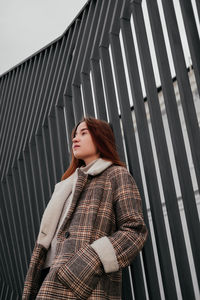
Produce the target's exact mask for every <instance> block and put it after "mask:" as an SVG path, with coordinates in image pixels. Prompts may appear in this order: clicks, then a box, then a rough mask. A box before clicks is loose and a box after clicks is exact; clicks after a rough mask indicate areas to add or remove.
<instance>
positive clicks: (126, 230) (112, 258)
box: [91, 168, 147, 273]
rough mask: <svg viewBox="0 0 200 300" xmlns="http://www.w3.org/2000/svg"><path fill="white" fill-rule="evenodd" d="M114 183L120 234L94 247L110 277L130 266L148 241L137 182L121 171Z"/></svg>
mask: <svg viewBox="0 0 200 300" xmlns="http://www.w3.org/2000/svg"><path fill="white" fill-rule="evenodd" d="M111 182H112V187H113V193H114V195H113V197H114V206H115V216H116V224H117V230H116V232H115V233H114V234H112V235H111V236H108V237H102V238H100V239H98V240H96V241H95V242H94V243H93V244H92V245H91V246H92V247H93V249H94V250H95V252H96V253H97V254H98V256H99V258H100V260H101V262H102V264H103V267H104V271H105V272H106V273H110V272H115V271H118V270H119V269H121V268H124V267H126V266H128V265H130V264H131V262H132V261H133V259H134V258H135V257H136V255H137V254H138V253H139V251H140V250H141V249H142V247H143V245H144V243H145V241H146V239H147V228H146V225H145V223H144V219H143V213H142V204H141V197H140V193H139V190H138V188H137V185H136V183H135V180H134V179H133V177H132V176H131V174H130V173H129V172H128V171H127V170H126V169H125V168H118V169H116V170H115V174H114V176H113V177H112V179H111Z"/></svg>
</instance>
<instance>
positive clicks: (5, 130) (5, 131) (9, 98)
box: [0, 69, 19, 176]
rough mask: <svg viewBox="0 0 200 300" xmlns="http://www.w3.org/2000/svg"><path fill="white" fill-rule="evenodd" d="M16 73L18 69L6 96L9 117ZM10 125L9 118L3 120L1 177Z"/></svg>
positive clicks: (12, 105) (17, 71)
mask: <svg viewBox="0 0 200 300" xmlns="http://www.w3.org/2000/svg"><path fill="white" fill-rule="evenodd" d="M15 73H16V76H15ZM18 73H19V70H18V69H17V70H15V72H13V77H12V84H11V87H10V88H9V89H8V90H9V93H8V96H7V102H8V105H7V111H6V114H7V116H9V117H10V116H11V113H12V111H13V107H14V103H13V93H14V91H15V87H16V81H17V76H18ZM11 124H12V123H11V118H7V119H6V120H5V123H4V120H3V126H2V132H3V134H2V138H1V145H0V148H1V149H0V153H1V158H2V161H1V165H0V168H1V170H2V175H3V176H4V173H5V155H6V154H7V149H6V145H7V141H8V139H9V131H10V126H11Z"/></svg>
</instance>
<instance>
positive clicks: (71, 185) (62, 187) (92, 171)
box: [37, 158, 112, 249]
mask: <svg viewBox="0 0 200 300" xmlns="http://www.w3.org/2000/svg"><path fill="white" fill-rule="evenodd" d="M110 165H112V162H111V161H106V160H104V159H102V158H98V159H97V160H95V161H93V162H91V163H90V164H89V165H87V166H86V167H81V168H80V169H79V168H77V169H76V171H75V172H74V173H73V174H72V175H71V176H70V177H68V178H67V179H65V180H63V181H61V182H58V183H57V184H56V185H55V189H54V192H53V194H52V197H51V199H50V201H49V203H48V205H47V207H46V209H45V211H44V214H43V216H42V220H41V225H40V230H39V234H38V238H37V243H38V244H41V245H43V246H44V247H45V248H46V249H48V248H49V246H50V244H51V241H52V239H53V237H54V234H55V232H56V228H57V225H58V222H59V220H60V216H61V214H62V210H63V206H64V203H65V201H66V199H67V198H68V197H69V195H70V194H71V193H72V197H73V195H74V191H75V186H76V182H77V179H78V173H79V170H80V171H82V172H84V173H86V174H88V175H92V176H95V175H98V174H100V173H102V172H103V171H104V170H106V169H107V168H108V167H109V166H110ZM88 167H89V169H88ZM72 199H73V198H72ZM72 201H73V200H72Z"/></svg>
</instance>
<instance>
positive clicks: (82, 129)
mask: <svg viewBox="0 0 200 300" xmlns="http://www.w3.org/2000/svg"><path fill="white" fill-rule="evenodd" d="M84 130H88V128H86V127H85V128H81V129H80V132H82V131H84ZM76 134H77V131H76V132H75V134H74V136H76Z"/></svg>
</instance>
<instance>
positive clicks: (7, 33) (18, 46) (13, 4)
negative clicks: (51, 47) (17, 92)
mask: <svg viewBox="0 0 200 300" xmlns="http://www.w3.org/2000/svg"><path fill="white" fill-rule="evenodd" d="M86 2H87V0H0V74H2V73H4V72H6V71H7V70H9V69H10V68H12V67H13V66H15V65H16V64H18V63H20V62H21V61H22V60H24V59H25V58H27V57H28V56H30V55H32V54H33V53H35V52H36V51H38V50H40V49H41V48H43V47H44V46H46V45H47V44H48V43H50V42H52V41H53V40H55V39H56V38H58V37H59V36H60V35H61V34H62V33H63V32H64V31H65V30H66V29H67V27H68V26H69V25H70V23H71V22H72V21H73V20H74V18H75V17H76V16H77V14H78V13H79V12H80V10H81V9H82V7H83V6H84V5H85V3H86Z"/></svg>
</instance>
